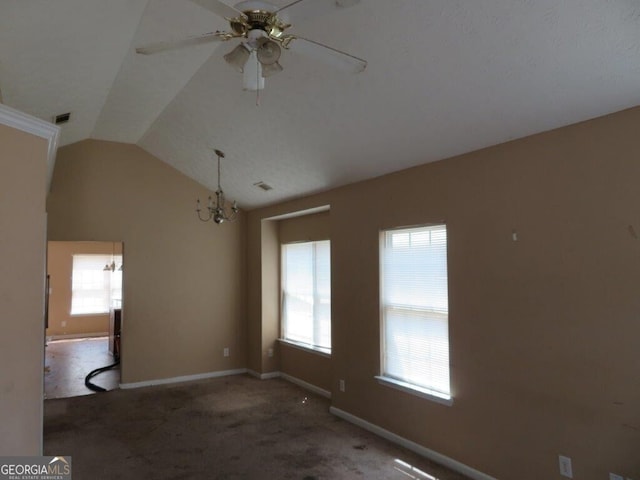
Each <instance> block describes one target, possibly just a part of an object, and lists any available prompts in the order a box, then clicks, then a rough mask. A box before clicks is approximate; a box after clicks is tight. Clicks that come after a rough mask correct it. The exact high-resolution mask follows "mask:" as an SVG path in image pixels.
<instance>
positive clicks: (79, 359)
mask: <svg viewBox="0 0 640 480" xmlns="http://www.w3.org/2000/svg"><path fill="white" fill-rule="evenodd" d="M113 363H114V358H113V356H112V355H111V354H110V353H109V350H108V337H95V338H81V339H73V340H56V341H50V342H49V343H48V344H47V346H46V348H45V367H44V398H47V399H49V398H66V397H76V396H80V395H91V394H93V393H95V392H93V391H92V390H89V389H88V388H87V387H86V386H85V384H84V379H85V377H86V376H87V374H88V373H89V372H91V371H92V370H94V369H96V368H100V367H104V366H107V365H111V364H113ZM92 383H94V384H96V385H99V386H101V387H102V388H105V389H107V390H113V389H116V388H118V385H119V383H120V368H119V366H118V367H116V368H113V369H111V370H108V371H106V372H103V373H100V374H99V375H97V376H95V377H93V379H92Z"/></svg>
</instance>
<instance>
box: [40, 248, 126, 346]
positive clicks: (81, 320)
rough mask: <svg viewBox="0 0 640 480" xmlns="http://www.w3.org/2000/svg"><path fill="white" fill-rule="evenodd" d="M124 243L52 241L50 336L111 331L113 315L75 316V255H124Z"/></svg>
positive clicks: (49, 272)
mask: <svg viewBox="0 0 640 480" xmlns="http://www.w3.org/2000/svg"><path fill="white" fill-rule="evenodd" d="M121 253H122V242H48V243H47V274H48V275H49V282H50V283H49V292H50V294H49V327H48V328H47V330H46V332H47V336H50V337H61V336H82V335H91V334H99V333H107V332H108V331H109V314H108V313H105V314H102V315H71V279H72V274H73V255H77V254H104V255H112V254H116V255H120V254H121Z"/></svg>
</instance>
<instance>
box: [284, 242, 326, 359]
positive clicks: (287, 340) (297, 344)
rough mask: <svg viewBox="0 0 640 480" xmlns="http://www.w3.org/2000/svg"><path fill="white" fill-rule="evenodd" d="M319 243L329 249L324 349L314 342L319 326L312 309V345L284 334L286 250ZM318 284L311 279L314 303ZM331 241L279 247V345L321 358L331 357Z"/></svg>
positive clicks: (314, 279)
mask: <svg viewBox="0 0 640 480" xmlns="http://www.w3.org/2000/svg"><path fill="white" fill-rule="evenodd" d="M319 243H326V244H327V245H328V249H329V258H328V259H327V265H328V268H329V284H328V287H329V322H328V326H329V343H330V346H329V347H326V346H323V345H320V344H318V343H319V342H317V341H316V339H317V337H316V335H318V336H319V335H320V334H319V329H320V327H319V325H317V323H318V322H319V321H320V320H319V319H318V318H316V317H315V308H314V309H313V311H314V316H313V317H312V332H313V333H312V335H313V342H312V343H307V342H304V341H301V340H297V339H295V338H291V337H288V336H287V334H286V327H287V319H286V318H285V315H286V313H285V312H286V310H285V309H286V307H285V301H286V291H285V283H286V262H287V258H286V253H285V251H286V249H287V247H289V246H292V245H301V244H312V245H316V244H319ZM317 284H318V278H317V277H316V276H314V278H313V285H314V293H313V298H314V301H315V299H316V297H317V296H318V293H317V291H316V286H317ZM331 328H332V325H331V240H330V239H321V240H303V241H294V242H287V243H282V244H281V245H280V338H279V339H278V340H279V342H280V343H284V344H287V345H290V346H292V347H294V348H298V349H301V350H304V351H309V352H312V353H316V354H319V355H321V356H324V357H331V347H332V343H333V342H332V338H331Z"/></svg>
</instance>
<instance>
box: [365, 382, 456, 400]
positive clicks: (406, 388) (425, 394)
mask: <svg viewBox="0 0 640 480" xmlns="http://www.w3.org/2000/svg"><path fill="white" fill-rule="evenodd" d="M375 378H376V380H378V383H380V384H381V385H385V386H387V387H391V388H395V389H396V390H400V391H401V392H405V393H409V394H411V395H416V396H417V397H420V398H426V399H427V400H431V401H432V402H436V403H439V404H441V405H446V406H447V407H450V406H452V405H453V398H452V397H451V396H448V395H445V394H443V393H440V392H436V391H434V390H429V389H428V388H422V387H418V386H416V385H412V384H410V383H407V382H403V381H401V380H396V379H395V378H389V377H383V376H376V377H375Z"/></svg>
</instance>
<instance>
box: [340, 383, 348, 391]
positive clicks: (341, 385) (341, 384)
mask: <svg viewBox="0 0 640 480" xmlns="http://www.w3.org/2000/svg"><path fill="white" fill-rule="evenodd" d="M339 383H340V391H341V392H344V391H346V389H347V388H346V385H345V382H344V380H340V382H339Z"/></svg>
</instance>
